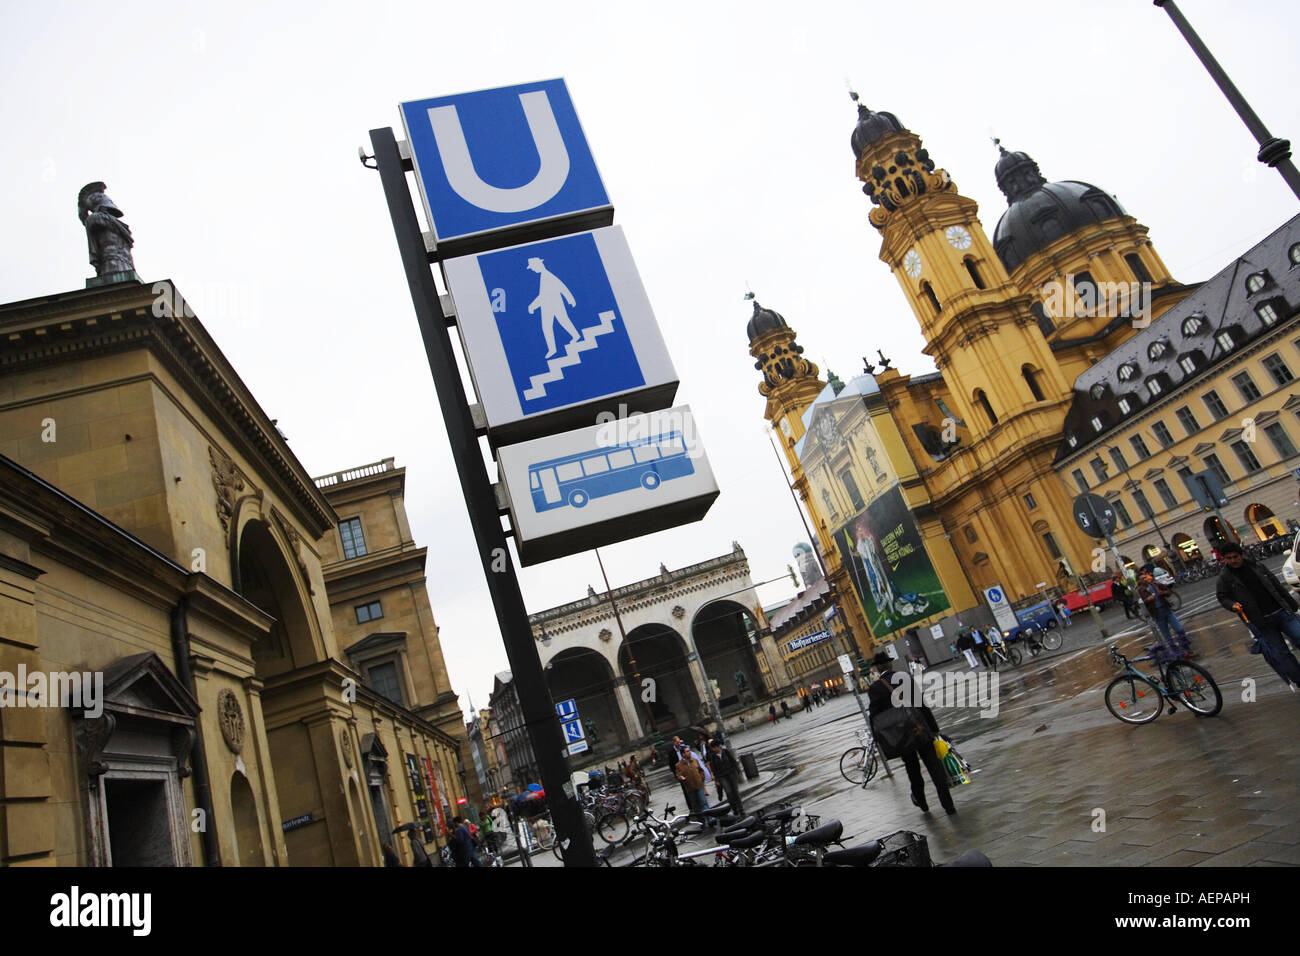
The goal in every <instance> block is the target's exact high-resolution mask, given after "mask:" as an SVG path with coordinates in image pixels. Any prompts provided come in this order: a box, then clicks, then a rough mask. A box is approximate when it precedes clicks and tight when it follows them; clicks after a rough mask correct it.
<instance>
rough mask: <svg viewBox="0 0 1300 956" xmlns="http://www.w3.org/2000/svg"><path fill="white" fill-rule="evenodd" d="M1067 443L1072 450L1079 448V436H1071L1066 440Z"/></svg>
mask: <svg viewBox="0 0 1300 956" xmlns="http://www.w3.org/2000/svg"><path fill="white" fill-rule="evenodd" d="M1065 443H1066V444H1067V445H1069V446H1070V447H1071V448H1078V447H1079V436H1078V435H1074V434H1071V435H1070V436H1069V437H1068V438H1066V439H1065Z"/></svg>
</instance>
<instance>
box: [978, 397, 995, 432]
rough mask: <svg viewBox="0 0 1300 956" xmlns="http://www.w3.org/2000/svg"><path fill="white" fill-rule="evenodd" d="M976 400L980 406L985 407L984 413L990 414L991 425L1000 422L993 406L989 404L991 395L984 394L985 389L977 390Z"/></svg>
mask: <svg viewBox="0 0 1300 956" xmlns="http://www.w3.org/2000/svg"><path fill="white" fill-rule="evenodd" d="M975 402H976V403H977V404H978V405H979V407H980V408H982V409H984V414H985V415H987V416H988V419H989V425H990V426H993V425H996V424H997V423H998V416H997V415H995V414H993V406H992V405H990V404H989V397H988V396H987V395H985V394H984V390H983V389H977V390H976V391H975Z"/></svg>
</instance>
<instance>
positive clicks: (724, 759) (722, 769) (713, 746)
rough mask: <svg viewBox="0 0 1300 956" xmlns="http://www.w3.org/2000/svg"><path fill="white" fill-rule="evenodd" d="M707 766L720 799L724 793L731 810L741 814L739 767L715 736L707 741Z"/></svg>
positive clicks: (742, 808)
mask: <svg viewBox="0 0 1300 956" xmlns="http://www.w3.org/2000/svg"><path fill="white" fill-rule="evenodd" d="M709 768H710V769H711V770H712V771H713V779H714V780H715V781H717V784H718V798H719V799H721V798H722V796H723V794H725V795H726V798H727V803H729V804H730V805H731V812H732V813H734V814H735V815H736V816H738V817H739V816H743V815H744V813H745V805H744V804H743V803H741V801H740V768H739V767H738V766H736V758H735V757H734V756H732V754H731V751H730V750H728V749H727V748H726V747H723V746H722V744H721V743H720V742H719V741H718V739H717V738H716V737H715V738H713V739H712V740H710V741H709Z"/></svg>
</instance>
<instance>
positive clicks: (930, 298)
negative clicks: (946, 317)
mask: <svg viewBox="0 0 1300 956" xmlns="http://www.w3.org/2000/svg"><path fill="white" fill-rule="evenodd" d="M921 295H923V296H924V297H925V299H926V301H927V302H929V303H930V308H932V309H934V314H935V315H938V314H939V313H940V312H941V311H943V306H941V305H939V297H938V296H937V295H935V294H934V289H932V288H930V283H928V282H922V283H921Z"/></svg>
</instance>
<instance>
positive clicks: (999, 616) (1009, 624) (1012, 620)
mask: <svg viewBox="0 0 1300 956" xmlns="http://www.w3.org/2000/svg"><path fill="white" fill-rule="evenodd" d="M984 600H985V601H987V602H988V605H989V610H991V611H992V612H993V619H994V620H995V621H997V625H998V627H999V628H1001V629H1002V630H1004V631H1009V630H1011V629H1012V628H1014V627H1018V626H1019V625H1020V622H1019V621H1018V620H1016V612H1015V611H1013V610H1011V602H1010V601H1008V600H1007V595H1006V592H1005V591H1003V590H1002V586H1001V585H998V584H995V585H993V587H991V588H985V589H984Z"/></svg>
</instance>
